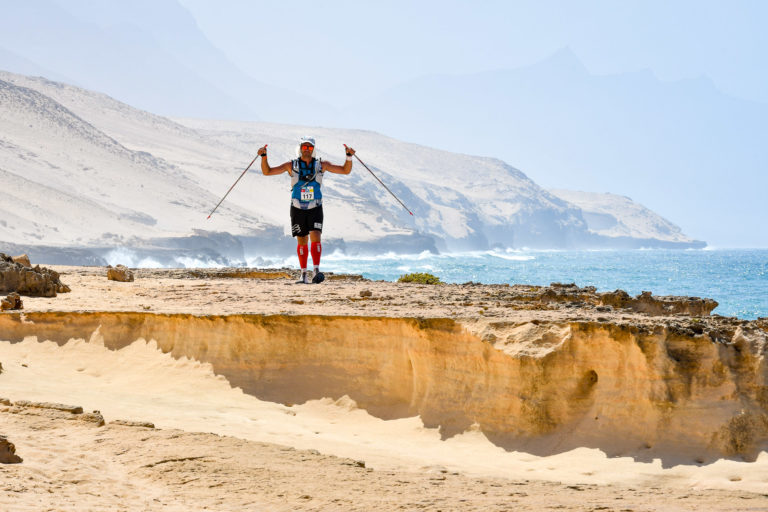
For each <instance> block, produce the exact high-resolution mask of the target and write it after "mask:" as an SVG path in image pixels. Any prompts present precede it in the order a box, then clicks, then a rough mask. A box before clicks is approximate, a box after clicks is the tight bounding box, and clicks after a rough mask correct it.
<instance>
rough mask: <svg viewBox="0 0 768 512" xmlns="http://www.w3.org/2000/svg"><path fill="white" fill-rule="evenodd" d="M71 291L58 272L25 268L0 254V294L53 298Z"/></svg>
mask: <svg viewBox="0 0 768 512" xmlns="http://www.w3.org/2000/svg"><path fill="white" fill-rule="evenodd" d="M69 291H71V290H70V289H69V287H68V286H67V285H65V284H64V283H62V282H61V280H60V279H59V274H58V272H55V271H53V270H51V269H49V268H45V267H43V268H41V267H40V265H37V266H35V267H34V268H30V267H26V266H24V265H22V264H21V263H17V262H15V261H13V258H11V257H10V256H7V255H5V254H3V253H0V293H9V292H16V293H18V294H19V295H25V296H27V297H55V296H56V294H57V293H67V292H69Z"/></svg>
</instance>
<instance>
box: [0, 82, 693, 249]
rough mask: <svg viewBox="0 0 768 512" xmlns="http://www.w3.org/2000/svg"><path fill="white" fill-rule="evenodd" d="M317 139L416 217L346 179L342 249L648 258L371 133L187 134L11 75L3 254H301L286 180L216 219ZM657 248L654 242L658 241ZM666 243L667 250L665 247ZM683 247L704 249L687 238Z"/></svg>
mask: <svg viewBox="0 0 768 512" xmlns="http://www.w3.org/2000/svg"><path fill="white" fill-rule="evenodd" d="M180 123H183V124H180ZM308 131H310V132H311V133H312V134H313V135H315V136H316V137H317V139H318V150H317V151H318V154H319V156H320V157H322V158H327V159H330V160H331V161H336V162H340V161H342V160H343V145H342V144H343V143H347V144H350V145H352V146H353V147H356V148H357V149H358V151H359V152H360V155H361V157H363V158H364V160H365V161H366V163H367V164H368V165H369V166H370V167H371V168H372V170H373V171H374V172H375V173H376V174H377V175H378V176H379V177H380V178H381V179H382V180H383V181H384V182H385V183H387V184H388V186H389V187H390V188H391V189H392V190H393V191H394V192H395V193H396V194H397V195H398V196H399V197H400V198H401V199H402V200H403V201H404V202H405V203H406V205H408V206H409V208H411V210H412V211H413V212H414V216H410V215H409V214H408V213H407V212H405V211H404V210H403V209H402V207H401V206H400V205H399V204H397V203H396V202H395V201H394V200H393V199H392V198H391V197H390V196H389V195H388V194H387V193H386V191H385V190H384V189H383V188H381V187H380V185H378V183H376V182H375V180H374V179H373V178H372V177H371V176H370V175H369V174H368V173H367V171H365V170H364V169H363V168H362V167H361V166H360V165H359V164H356V167H355V171H354V172H353V173H352V174H351V175H349V176H339V175H329V176H328V179H327V180H326V182H325V186H324V188H325V195H326V197H327V200H326V207H325V211H326V219H327V221H326V226H327V229H326V230H325V237H326V240H327V241H329V243H330V245H329V246H330V247H334V248H335V249H344V250H346V251H347V252H357V251H374V252H377V251H381V250H397V251H399V252H420V251H422V250H436V249H440V250H457V249H488V248H490V247H492V246H500V247H532V248H537V247H538V248H553V247H559V248H570V247H605V246H610V245H611V244H612V243H615V245H616V246H619V247H628V246H635V247H639V246H648V245H653V241H651V243H650V244H649V242H648V240H645V239H642V240H641V239H636V240H634V242H632V240H633V239H631V238H628V237H625V238H626V239H625V240H621V241H620V243H617V240H616V239H615V238H612V237H611V236H607V237H606V236H601V235H600V234H596V233H594V232H590V231H589V229H588V226H587V223H585V221H584V217H583V212H582V210H581V209H580V208H579V207H577V206H575V205H574V204H571V203H569V202H567V201H565V200H563V199H560V198H558V197H556V196H555V195H553V194H551V193H549V192H547V191H546V190H543V189H542V188H540V187H539V186H538V185H537V184H535V183H534V182H533V181H531V180H530V179H529V178H528V177H527V176H525V175H524V174H523V173H522V172H520V171H519V170H517V169H514V168H513V167H511V166H509V165H507V164H505V163H504V162H502V161H500V160H496V159H489V158H480V157H472V156H468V155H462V154H457V153H449V152H445V151H440V150H435V149H432V148H428V147H424V146H418V145H414V144H409V143H405V142H401V141H397V140H395V139H391V138H388V137H384V136H382V135H379V134H376V133H373V132H366V131H356V130H340V129H329V128H307V127H303V126H290V125H276V124H266V123H246V122H235V121H210V120H208V121H204V120H197V121H195V120H180V121H178V122H176V121H173V120H170V119H167V118H164V117H160V116H156V115H154V114H150V113H148V112H145V111H141V110H137V109H134V108H132V107H130V106H128V105H126V104H123V103H121V102H118V101H116V100H114V99H112V98H110V97H109V96H106V95H104V94H100V93H95V92H91V91H87V90H83V89H80V88H78V87H74V86H70V85H66V84H62V83H57V82H51V81H48V80H46V79H43V78H32V77H26V76H21V75H14V74H10V73H0V182H2V184H3V187H2V189H0V219H2V222H0V241H2V242H5V243H13V244H16V246H15V247H20V246H24V244H27V245H29V244H36V245H41V244H42V245H58V246H81V247H91V248H93V249H94V250H97V249H98V250H97V253H98V251H101V252H100V253H99V254H103V253H104V251H107V250H109V249H110V248H114V247H131V248H133V249H135V250H145V251H149V250H150V249H152V248H154V249H165V250H177V249H178V250H181V249H184V250H191V249H195V250H203V253H204V254H203V253H201V254H202V256H200V254H198V255H197V256H200V257H203V258H210V259H212V260H214V261H220V262H224V261H227V260H228V261H230V262H231V261H233V260H239V261H242V260H243V259H244V256H245V255H246V254H248V255H253V254H265V255H267V254H275V253H276V252H280V251H284V250H285V248H286V247H290V245H291V240H290V237H288V236H287V235H288V233H287V228H288V225H287V224H288V222H287V213H288V205H289V191H288V189H289V182H288V178H287V176H279V177H265V176H262V175H261V173H260V172H259V170H258V168H259V163H258V162H256V163H255V165H254V171H253V172H251V173H250V174H248V175H247V176H246V177H245V178H244V179H243V180H242V181H241V182H240V184H239V185H238V187H237V188H235V190H234V191H233V192H232V194H231V195H230V196H229V197H228V198H227V200H226V201H225V203H224V204H223V205H222V206H221V208H220V209H219V210H218V211H217V212H216V214H215V215H214V217H213V218H212V219H211V220H206V217H207V215H208V213H209V212H210V210H211V209H212V208H213V206H214V205H215V204H216V203H217V202H218V199H220V197H221V196H222V195H223V194H224V192H226V190H227V189H228V188H229V187H230V185H231V184H232V183H233V182H234V181H235V179H236V178H237V177H238V176H239V175H240V173H241V172H242V170H243V169H244V168H245V166H246V165H247V164H248V163H249V162H250V160H251V159H252V158H253V156H254V154H255V150H256V148H257V147H259V146H260V145H262V144H265V143H268V144H269V155H270V159H271V162H272V163H273V164H277V163H281V162H283V161H286V160H289V159H291V158H293V157H294V152H295V147H296V141H297V140H298V138H299V137H300V136H301V135H304V134H306V133H307V132H308ZM217 233H219V234H217ZM232 235H234V238H233V236H232ZM646 235H649V236H651V238H654V233H653V232H652V231H649V232H647V233H644V234H643V236H644V237H645V236H646ZM655 235H656V238H657V242H658V243H659V245H662V246H667V245H669V244H668V242H669V241H670V240H669V239H668V238H665V237H664V234H663V233H656V234H655ZM681 236H682V235H681ZM628 241H629V242H630V243H628ZM675 243H676V245H677V246H680V247H689V246H695V245H696V244H695V243H691V242H690V241H689V240H688V239H685V238H684V237H683V238H681V239H680V240H679V241H677V242H675ZM633 244H634V245H633ZM205 251H208V252H207V253H205ZM155 256H157V255H156V254H155ZM176 262H177V263H178V260H177V261H176Z"/></svg>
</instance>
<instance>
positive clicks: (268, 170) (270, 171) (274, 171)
mask: <svg viewBox="0 0 768 512" xmlns="http://www.w3.org/2000/svg"><path fill="white" fill-rule="evenodd" d="M258 155H259V156H260V157H261V173H262V174H263V175H264V176H277V175H278V174H283V173H284V172H287V173H288V174H290V173H291V162H285V163H284V164H281V165H278V166H277V167H270V166H269V163H268V162H267V145H266V144H265V145H264V146H262V147H260V148H259V151H258Z"/></svg>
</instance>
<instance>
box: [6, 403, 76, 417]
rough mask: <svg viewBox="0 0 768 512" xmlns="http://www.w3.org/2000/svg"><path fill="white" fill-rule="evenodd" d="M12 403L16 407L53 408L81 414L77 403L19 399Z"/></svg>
mask: <svg viewBox="0 0 768 512" xmlns="http://www.w3.org/2000/svg"><path fill="white" fill-rule="evenodd" d="M13 405H15V406H16V407H29V408H36V409H53V410H56V411H64V412H69V413H72V414H83V408H82V407H80V406H79V405H65V404H56V403H51V402H30V401H29V400H19V401H18V402H15V403H14V404H13Z"/></svg>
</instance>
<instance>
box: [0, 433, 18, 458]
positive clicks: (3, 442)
mask: <svg viewBox="0 0 768 512" xmlns="http://www.w3.org/2000/svg"><path fill="white" fill-rule="evenodd" d="M19 462H23V459H22V458H21V457H19V456H18V455H16V446H14V444H13V443H12V442H10V441H9V440H8V438H7V437H5V436H3V435H0V464H18V463H19Z"/></svg>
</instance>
